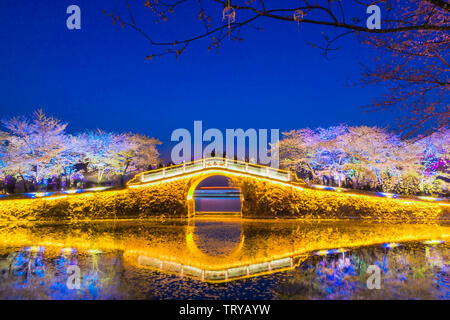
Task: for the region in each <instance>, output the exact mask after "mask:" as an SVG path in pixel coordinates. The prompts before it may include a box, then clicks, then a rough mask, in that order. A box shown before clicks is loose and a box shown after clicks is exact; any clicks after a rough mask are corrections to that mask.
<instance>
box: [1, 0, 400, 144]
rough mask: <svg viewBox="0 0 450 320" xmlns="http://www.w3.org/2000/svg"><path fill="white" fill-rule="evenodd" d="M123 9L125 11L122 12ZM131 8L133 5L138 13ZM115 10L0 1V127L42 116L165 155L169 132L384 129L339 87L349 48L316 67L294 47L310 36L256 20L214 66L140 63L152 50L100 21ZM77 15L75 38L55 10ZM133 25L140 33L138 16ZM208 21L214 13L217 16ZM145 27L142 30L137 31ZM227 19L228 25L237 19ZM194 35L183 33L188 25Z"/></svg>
mask: <svg viewBox="0 0 450 320" xmlns="http://www.w3.org/2000/svg"><path fill="white" fill-rule="evenodd" d="M132 2H133V1H132ZM141 2H142V3H143V2H144V1H143V0H142V1H140V2H139V1H137V4H139V8H140V9H141V8H142V7H141V6H140V5H141ZM123 3H124V1H119V0H98V1H93V0H91V1H87V0H70V1H67V0H58V1H49V0H40V1H21V0H1V2H0V41H1V43H2V49H1V50H0V71H1V72H0V88H1V89H0V90H1V95H0V106H1V118H5V117H10V116H14V115H26V114H29V113H30V112H31V111H32V110H35V109H37V108H43V109H44V111H45V112H46V113H48V114H50V115H53V116H55V117H58V118H60V119H62V120H64V121H66V122H69V127H68V131H69V132H73V133H76V132H79V131H83V130H85V129H95V128H102V129H104V130H108V131H117V132H120V131H133V132H138V133H143V134H147V135H150V136H154V137H156V138H158V139H160V140H161V141H163V142H164V145H165V147H163V152H164V150H166V151H167V148H168V147H169V141H170V135H171V133H172V131H173V130H174V129H176V128H187V129H190V130H192V128H193V121H194V120H203V125H204V128H205V129H206V128H219V129H225V128H243V129H246V128H256V129H258V128H268V129H270V128H279V129H280V130H282V131H285V130H289V129H294V128H302V127H308V126H309V127H317V126H330V125H336V124H339V123H348V124H352V125H353V124H355V125H359V124H367V125H379V126H385V125H387V124H389V123H391V122H392V119H391V118H390V117H387V116H386V115H385V114H374V113H364V112H363V111H362V109H361V106H362V105H364V104H366V103H368V102H369V101H370V100H371V99H372V98H374V97H375V96H376V95H377V94H378V93H379V92H380V91H379V90H378V91H375V89H374V88H370V87H366V88H362V87H359V86H351V85H350V86H348V84H351V83H354V82H357V81H358V79H359V78H360V71H361V69H360V63H366V64H370V63H371V61H372V59H373V56H374V54H373V52H371V51H370V50H371V49H370V48H368V47H365V46H364V45H362V44H360V43H358V42H357V41H356V40H354V39H352V38H349V39H346V40H344V41H342V42H341V43H340V44H341V45H342V46H343V49H342V50H341V51H339V52H338V53H336V54H335V55H334V59H333V60H331V61H327V60H326V59H324V58H323V57H322V55H321V51H319V50H318V49H314V48H312V47H310V46H308V45H307V44H306V42H307V41H315V42H320V37H321V35H320V31H322V30H321V29H320V28H318V27H315V26H302V27H301V29H300V32H299V31H298V30H297V26H296V25H295V24H291V23H286V22H274V21H270V20H269V21H268V20H264V21H265V22H262V23H259V24H258V26H262V27H263V28H264V31H262V32H261V31H253V30H249V31H247V32H246V33H245V34H244V35H245V41H244V42H240V43H235V42H232V41H225V43H224V45H223V47H222V48H221V50H220V53H219V54H216V52H215V51H211V52H208V51H207V50H206V47H207V45H208V43H207V42H199V43H197V44H195V45H193V46H192V47H190V48H189V50H188V51H187V53H186V54H185V55H183V56H182V57H181V58H180V59H179V60H176V59H175V58H174V57H172V56H167V57H165V58H162V59H159V58H158V59H155V60H153V61H151V62H149V61H146V60H145V59H144V57H145V56H146V55H148V54H150V53H153V52H154V50H153V49H152V48H151V47H150V46H149V45H148V44H147V43H146V42H145V39H144V38H143V37H142V36H141V35H139V34H138V33H136V32H135V31H132V30H130V29H124V30H122V29H121V28H120V27H117V26H113V25H112V23H111V20H110V18H108V17H106V16H104V15H103V14H102V13H101V10H102V9H111V8H115V9H120V12H121V13H122V14H123V15H125V13H126V10H125V7H124V5H123ZM71 4H77V5H79V6H80V7H81V10H82V29H81V30H79V31H78V30H76V31H69V30H68V29H67V28H66V18H67V16H68V15H67V14H66V8H67V6H69V5H71ZM141 13H143V14H140V13H136V18H137V20H138V23H139V22H142V21H151V18H150V13H149V12H148V10H145V11H142V9H141ZM219 14H220V12H219ZM144 19H145V20H144ZM238 19H239V16H238ZM192 23H193V24H195V26H194V25H193V24H192ZM196 23H197V22H196V18H195V16H194V19H190V18H189V17H188V16H187V15H186V19H184V20H174V19H170V18H169V22H168V24H167V26H166V25H154V24H146V26H147V27H148V30H150V31H151V32H152V36H153V37H154V38H156V39H160V40H174V39H175V38H177V35H178V34H179V32H186V33H189V32H190V31H195V30H196V28H197V25H196Z"/></svg>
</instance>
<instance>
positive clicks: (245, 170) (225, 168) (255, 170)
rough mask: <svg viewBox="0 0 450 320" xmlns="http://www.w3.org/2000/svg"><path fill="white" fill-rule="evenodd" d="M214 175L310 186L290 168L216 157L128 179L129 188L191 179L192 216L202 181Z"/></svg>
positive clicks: (189, 182)
mask: <svg viewBox="0 0 450 320" xmlns="http://www.w3.org/2000/svg"><path fill="white" fill-rule="evenodd" d="M210 176H225V177H228V178H231V179H232V180H233V179H236V178H250V179H257V180H261V181H265V182H269V183H276V184H282V185H286V186H292V187H294V186H295V187H298V188H301V187H300V186H301V185H306V184H305V183H304V182H303V181H301V180H299V179H298V178H297V176H296V175H295V174H292V173H291V172H290V171H287V170H282V169H277V168H272V167H268V166H262V165H258V164H254V163H248V162H242V161H237V160H231V159H226V158H217V157H216V158H207V159H201V160H197V161H193V162H189V163H183V164H180V165H175V166H171V167H166V168H160V169H156V170H151V171H147V172H143V173H140V174H138V175H136V176H135V177H134V178H133V179H132V180H130V181H129V182H128V187H129V188H141V187H148V186H151V185H155V184H160V183H168V182H172V181H176V180H185V181H186V182H187V202H188V203H187V205H188V213H189V215H192V214H193V213H194V212H195V201H194V191H195V189H196V188H197V186H198V184H199V183H200V182H201V181H203V180H204V179H206V178H208V177H210Z"/></svg>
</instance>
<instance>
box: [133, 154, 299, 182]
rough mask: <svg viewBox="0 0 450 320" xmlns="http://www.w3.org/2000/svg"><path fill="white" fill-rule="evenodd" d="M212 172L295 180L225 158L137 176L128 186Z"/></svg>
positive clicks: (282, 172)
mask: <svg viewBox="0 0 450 320" xmlns="http://www.w3.org/2000/svg"><path fill="white" fill-rule="evenodd" d="M210 170H213V171H215V172H220V173H222V174H228V175H239V176H248V177H259V178H264V179H269V180H273V181H280V182H291V181H293V180H297V179H296V178H294V176H293V175H291V172H290V171H286V170H281V169H276V168H272V167H267V166H261V165H258V164H253V163H248V162H242V161H236V160H230V159H225V158H207V159H202V160H197V161H193V162H189V163H183V164H180V165H176V166H171V167H167V168H161V169H156V170H151V171H147V172H143V173H140V174H138V175H137V176H136V177H135V178H134V179H133V180H132V181H130V182H129V183H128V185H129V186H134V185H139V184H146V183H151V182H157V181H162V180H168V179H171V178H175V177H181V176H186V175H190V174H198V173H200V172H205V171H210Z"/></svg>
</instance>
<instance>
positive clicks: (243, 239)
mask: <svg viewBox="0 0 450 320" xmlns="http://www.w3.org/2000/svg"><path fill="white" fill-rule="evenodd" d="M449 236H450V226H449V225H448V224H442V223H441V224H413V223H367V222H361V221H358V222H355V221H352V222H348V221H328V222H317V221H316V222H308V221H262V220H233V219H232V220H224V221H214V220H209V221H208V220H202V221H194V223H192V222H187V221H185V220H173V221H172V220H171V221H165V222H157V221H121V222H119V221H115V222H86V223H76V224H66V223H58V224H49V223H32V224H26V225H17V226H11V225H8V227H6V226H3V227H1V226H0V277H1V281H0V298H1V299H246V298H247V299H430V298H433V299H449V298H450V284H449V263H450V262H449V261H450V259H449V245H448V242H443V241H436V239H442V240H447V238H448V237H449ZM189 239H190V240H192V241H190V242H189V241H188V240H189ZM425 240H435V241H429V242H426V243H424V242H425ZM384 242H389V243H393V242H396V243H399V244H400V245H398V246H396V245H392V244H391V245H383V243H384ZM336 248H340V249H336ZM327 249H328V250H327ZM299 256H301V257H302V258H301V259H297V260H294V259H293V257H299ZM139 257H141V258H142V257H145V258H146V259H156V261H160V263H161V264H168V265H170V266H171V268H172V269H170V270H171V272H169V271H170V270H166V269H164V268H159V265H158V267H157V268H156V269H155V268H154V269H151V268H150V269H149V268H146V267H143V266H141V265H139V263H138V261H139ZM277 259H278V260H277ZM289 259H291V260H289ZM270 261H287V262H289V261H291V264H290V265H289V263H288V267H287V268H284V267H283V268H281V267H280V268H279V269H276V268H277V266H276V265H275V263H274V264H272V266H270V263H269V272H260V270H258V268H257V267H255V266H259V267H261V268H262V267H264V266H265V267H267V263H268V262H270ZM292 261H296V262H298V263H299V265H298V266H296V265H295V264H292ZM283 263H284V262H283ZM70 265H73V266H78V267H79V268H80V270H81V283H80V284H81V288H80V289H79V290H74V289H69V288H68V287H67V280H68V278H69V276H70V274H68V267H69V266H70ZM176 265H178V266H182V267H184V268H185V269H184V270H188V269H189V268H193V269H195V268H197V269H198V270H200V271H201V272H202V270H203V271H205V270H224V272H225V271H226V270H231V269H233V268H234V269H235V270H236V269H239V268H243V270H247V272H250V273H248V274H247V276H244V277H240V278H239V277H238V278H236V279H234V278H228V279H225V280H226V281H225V280H224V283H218V284H213V283H208V282H207V279H206V278H205V279H204V280H205V281H202V280H201V278H200V277H195V276H194V277H188V275H187V274H186V273H184V274H183V272H181V273H180V272H177V271H175V270H176V268H175V267H174V266H176ZM371 265H377V266H378V267H379V268H380V269H381V271H382V272H381V289H380V290H376V289H374V290H369V289H367V285H366V282H367V279H368V276H369V275H368V274H367V269H368V268H369V266H371ZM251 270H255V271H254V273H251V272H253V271H251ZM229 276H230V277H231V273H230V274H229Z"/></svg>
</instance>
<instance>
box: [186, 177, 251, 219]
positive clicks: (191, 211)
mask: <svg viewBox="0 0 450 320" xmlns="http://www.w3.org/2000/svg"><path fill="white" fill-rule="evenodd" d="M214 176H223V177H227V178H229V179H231V180H234V179H233V178H236V175H235V174H233V173H228V172H226V171H224V170H206V171H203V172H201V173H199V174H198V175H196V176H195V177H193V178H192V179H191V180H190V181H189V188H188V192H187V199H186V201H187V207H188V216H189V217H194V215H195V199H194V192H195V190H196V189H197V187H198V185H199V184H200V183H201V182H202V181H204V180H205V179H207V178H209V177H214ZM236 189H239V190H240V188H239V187H236ZM240 200H241V213H242V205H243V202H244V197H243V196H242V193H240Z"/></svg>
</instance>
